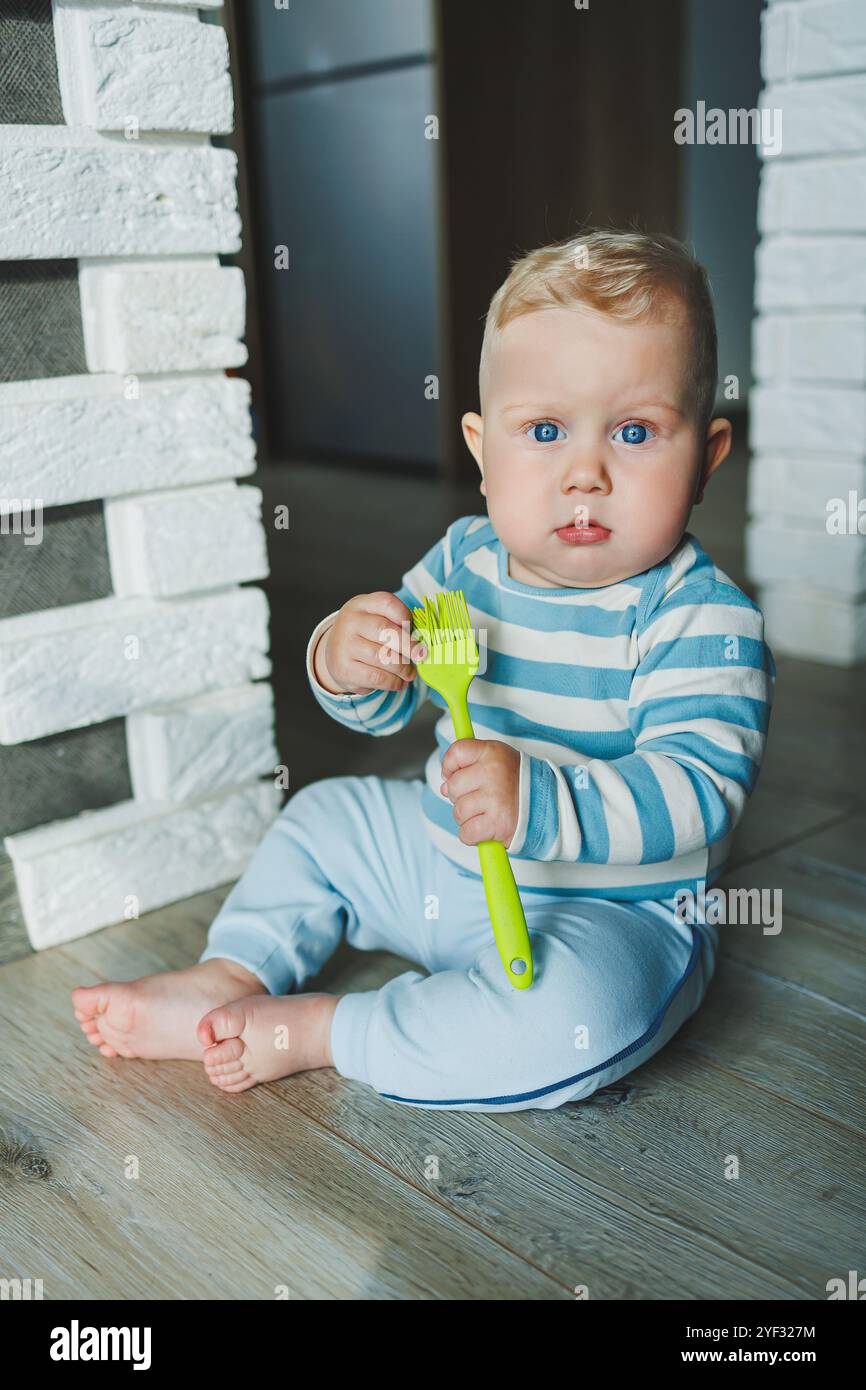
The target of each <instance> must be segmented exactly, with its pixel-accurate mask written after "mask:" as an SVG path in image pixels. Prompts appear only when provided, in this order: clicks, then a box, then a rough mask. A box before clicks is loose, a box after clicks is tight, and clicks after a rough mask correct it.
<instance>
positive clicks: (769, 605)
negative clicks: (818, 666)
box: [758, 583, 866, 666]
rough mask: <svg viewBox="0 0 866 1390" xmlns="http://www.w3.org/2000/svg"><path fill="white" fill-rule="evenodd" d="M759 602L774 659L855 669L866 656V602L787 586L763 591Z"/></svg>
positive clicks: (790, 585) (775, 586)
mask: <svg viewBox="0 0 866 1390" xmlns="http://www.w3.org/2000/svg"><path fill="white" fill-rule="evenodd" d="M758 600H759V602H760V605H761V608H762V609H763V613H764V632H765V635H766V637H767V640H768V642H769V644H770V647H771V649H772V651H773V652H774V653H775V654H776V655H777V656H782V655H789V656H799V657H804V658H805V659H806V660H808V661H823V662H827V663H829V664H830V665H834V666H854V665H855V664H856V663H857V662H860V661H862V660H863V659H864V657H866V603H864V602H862V601H856V602H851V601H846V600H844V599H838V598H833V597H832V596H831V595H829V594H818V593H816V592H815V591H814V590H811V589H805V588H799V587H797V586H795V585H792V584H789V583H785V584H781V585H780V584H771V585H768V586H766V587H764V588H762V589H761V590H760V591H759V593H758Z"/></svg>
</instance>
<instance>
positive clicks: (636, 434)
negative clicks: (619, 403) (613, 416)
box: [613, 420, 655, 444]
mask: <svg viewBox="0 0 866 1390" xmlns="http://www.w3.org/2000/svg"><path fill="white" fill-rule="evenodd" d="M620 430H622V437H623V438H622V442H623V444H645V443H646V441H647V439H648V438H649V437H650V430H649V427H648V426H647V425H641V424H640V423H639V422H638V421H637V420H629V422H628V424H626V425H620V427H619V430H614V432H613V437H614V439H616V437H617V435H618V434H619V431H620ZM652 438H653V439H655V435H653V436H652Z"/></svg>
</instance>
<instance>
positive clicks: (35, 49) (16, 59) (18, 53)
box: [0, 0, 63, 125]
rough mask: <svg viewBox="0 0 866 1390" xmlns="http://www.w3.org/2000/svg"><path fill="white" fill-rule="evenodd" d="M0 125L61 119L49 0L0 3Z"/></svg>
mask: <svg viewBox="0 0 866 1390" xmlns="http://www.w3.org/2000/svg"><path fill="white" fill-rule="evenodd" d="M0 125H63V108H62V106H61V104H60V83H59V82H58V79H57V58H56V55H55V52H54V25H53V23H52V21H51V0H2V4H0Z"/></svg>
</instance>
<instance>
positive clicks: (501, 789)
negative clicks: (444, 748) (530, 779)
mask: <svg viewBox="0 0 866 1390" xmlns="http://www.w3.org/2000/svg"><path fill="white" fill-rule="evenodd" d="M442 776H443V779H444V780H443V782H442V786H441V788H440V790H441V792H442V794H443V796H447V797H448V799H449V801H451V802H453V804H454V819H455V820H456V821H457V823H458V825H459V826H460V836H459V838H460V839H461V840H462V841H463V843H464V845H477V844H478V843H479V842H480V841H481V840H499V841H500V843H501V844H503V845H507V844H508V843H509V842H510V841H511V840H512V839H513V837H514V832H515V830H516V829H517V812H518V806H519V793H520V754H519V753H518V751H517V749H516V748H512V747H511V745H510V744H508V743H500V742H499V740H498V739H493V738H491V739H484V738H460V739H458V740H457V742H456V743H452V745H451V747H450V748H449V749H448V752H447V753H446V754H445V757H444V758H443V759H442Z"/></svg>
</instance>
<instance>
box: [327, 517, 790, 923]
mask: <svg viewBox="0 0 866 1390" xmlns="http://www.w3.org/2000/svg"><path fill="white" fill-rule="evenodd" d="M443 589H462V590H463V592H464V593H465V595H466V601H467V604H468V607H469V614H470V617H471V620H472V626H473V631H474V634H475V638H476V641H477V643H478V647H479V654H480V657H481V669H480V670H479V673H478V675H477V676H476V677H475V679H474V680H473V681H472V684H471V685H470V687H469V714H470V718H471V720H472V726H473V729H474V732H475V737H476V738H479V739H499V740H501V741H502V742H504V743H509V744H511V746H512V747H513V748H516V749H517V750H518V752H519V753H520V780H519V807H518V817H517V826H516V829H515V831H514V834H513V836H512V838H511V840H510V842H509V844H508V845H507V846H506V848H507V850H508V853H509V856H510V858H511V863H512V868H513V870H514V876H515V879H516V881H517V883H518V885H519V887H520V888H521V889H526V890H527V891H531V890H532V889H538V890H541V891H545V892H551V891H556V892H559V891H560V890H561V891H562V893H563V895H572V894H576V895H580V896H596V897H607V898H618V899H627V898H669V897H670V896H671V895H672V894H674V893H675V892H676V891H677V889H680V888H690V889H691V891H692V892H695V893H696V892H698V891H699V889H700V888H701V887H702V886H709V885H710V884H711V883H713V882H714V881H715V880H716V879H718V878H719V877H720V876H721V874H722V873H723V871H724V868H725V864H726V861H727V858H728V854H729V850H730V842H731V836H732V832H733V830H734V827H735V826H736V824H737V822H738V821H739V819H740V816H741V815H742V812H743V808H744V806H745V802H746V799H747V797H748V796H749V795H750V793H751V792H752V790H753V788H754V786H755V782H756V780H757V776H758V769H759V767H760V764H761V758H762V756H763V751H764V744H765V740H766V733H767V725H768V722H769V716H770V706H771V702H772V695H773V685H774V681H775V675H776V668H775V662H774V660H773V656H772V653H771V652H770V649H769V647H768V646H767V645H766V643H765V641H764V635H763V617H762V614H761V611H760V609H759V608H758V606H757V605H756V604H755V603H753V602H752V600H751V599H750V598H748V597H747V596H746V595H745V594H744V593H743V592H742V591H741V590H740V589H739V588H737V586H736V584H734V583H733V582H732V581H731V580H730V579H729V578H728V577H727V575H725V574H723V573H722V572H721V571H720V570H719V569H717V568H716V566H715V565H714V564H713V561H712V560H711V559H710V557H709V556H708V555H707V554H706V552H705V551H704V550H703V549H702V547H701V545H700V544H699V542H698V541H697V540H696V539H695V537H694V536H692V535H691V534H690V533H689V532H686V533H685V535H684V536H683V538H682V540H681V541H680V543H679V544H678V545H677V546H676V547H675V549H674V550H673V551H672V552H671V554H670V555H669V556H668V557H667V559H666V560H664V561H662V562H661V564H658V565H654V566H653V568H652V569H649V570H646V571H645V572H644V573H642V574H636V575H634V576H633V577H632V578H630V579H625V580H622V581H620V582H618V583H615V584H607V585H603V586H601V587H599V588H594V589H575V588H565V589H556V588H543V587H536V586H534V585H528V584H524V583H522V582H521V581H520V580H517V579H513V578H512V577H511V575H510V574H509V573H508V552H507V551H506V549H505V547H504V546H503V545H502V543H501V541H500V540H499V538H498V537H497V535H496V533H495V531H494V530H493V527H492V525H491V523H490V520H489V518H488V517H487V516H463V517H460V518H459V519H458V520H457V521H454V522H452V524H451V525H450V526H449V527H448V530H447V532H446V534H445V535H444V536H443V537H442V539H441V540H439V541H437V543H436V544H435V545H434V546H432V547H431V549H430V550H429V551H428V552H427V554H426V555H425V556H424V557H423V558H422V559H421V560H419V561H418V563H417V564H416V565H415V566H414V567H413V568H412V569H411V570H409V571H408V572H407V573H406V574H404V576H403V584H402V586H401V588H400V589H398V590H396V594H397V597H398V598H399V599H402V601H403V602H404V603H405V604H406V605H407V607H408V608H409V610H410V612H411V610H412V609H413V607H415V606H420V605H421V603H422V601H423V598H424V596H425V595H433V594H436V593H439V592H440V591H442V590H443ZM337 612H339V610H337ZM337 612H334V613H331V614H329V615H328V617H327V618H323V619H322V621H321V622H320V623H319V624H318V626H317V627H316V629H315V630H314V632H313V634H312V636H311V638H310V642H309V645H308V647H307V674H308V677H309V680H310V684H311V686H312V689H313V692H314V694H315V697H316V699H317V700H318V702H319V704H320V705H321V706H322V708H323V709H324V710H326V711H327V713H328V714H330V715H331V716H332V717H333V718H334V719H336V720H338V721H339V722H340V723H342V724H345V725H347V726H348V727H350V728H354V729H358V730H360V731H363V732H365V733H370V734H374V735H376V736H384V735H388V734H395V733H398V732H399V730H400V729H402V728H404V726H405V725H406V724H407V723H408V722H409V720H410V719H411V718H412V716H413V714H414V713H415V711H416V709H418V708H419V706H420V705H421V704H422V703H424V702H425V701H427V700H430V701H432V702H433V703H434V704H435V705H436V706H438V707H439V708H440V709H441V710H442V711H443V712H442V715H441V718H440V719H439V721H438V723H437V725H436V730H435V736H436V745H437V746H436V748H435V749H434V750H433V752H431V754H430V756H429V758H428V759H427V763H426V767H425V785H424V788H423V791H422V799H421V808H422V817H423V820H424V824H425V828H426V830H427V833H428V834H429V836H430V837H431V839H432V840H433V842H434V844H435V845H436V846H437V847H438V848H439V849H440V850H441V851H442V853H444V854H446V855H447V856H448V857H449V859H451V860H453V861H454V862H455V863H456V864H458V865H459V866H460V867H461V868H463V869H464V870H467V871H469V872H471V873H474V874H479V873H480V868H479V861H478V852H477V850H476V848H475V847H474V846H472V845H465V844H464V843H463V842H462V840H460V838H459V826H458V825H457V823H456V821H455V820H454V816H453V807H452V803H451V802H450V801H449V800H448V799H447V797H444V796H443V795H442V794H441V793H440V791H439V786H440V784H441V780H442V778H441V763H442V758H443V757H444V755H445V753H446V751H447V749H448V748H449V746H450V744H451V743H452V742H453V740H454V726H453V724H452V721H451V716H450V714H449V713H448V709H447V706H446V705H445V702H444V700H443V699H442V697H441V696H440V695H438V694H437V693H436V692H435V691H432V690H430V688H429V687H428V686H427V685H426V683H425V682H424V681H423V680H422V679H421V677H420V676H418V677H416V678H415V680H413V681H410V682H407V684H406V686H405V688H404V689H403V690H401V691H370V692H368V693H363V694H358V695H351V694H346V695H332V694H330V692H328V691H326V690H325V689H324V687H323V686H321V685H320V684H319V682H318V680H317V679H316V677H315V674H314V672H313V667H312V653H313V650H314V648H315V645H316V642H317V641H318V639H319V637H320V636H321V634H322V633H323V632H324V631H325V629H326V628H327V627H329V626H330V625H331V623H332V622H333V621H334V618H335V617H336V616H337Z"/></svg>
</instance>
